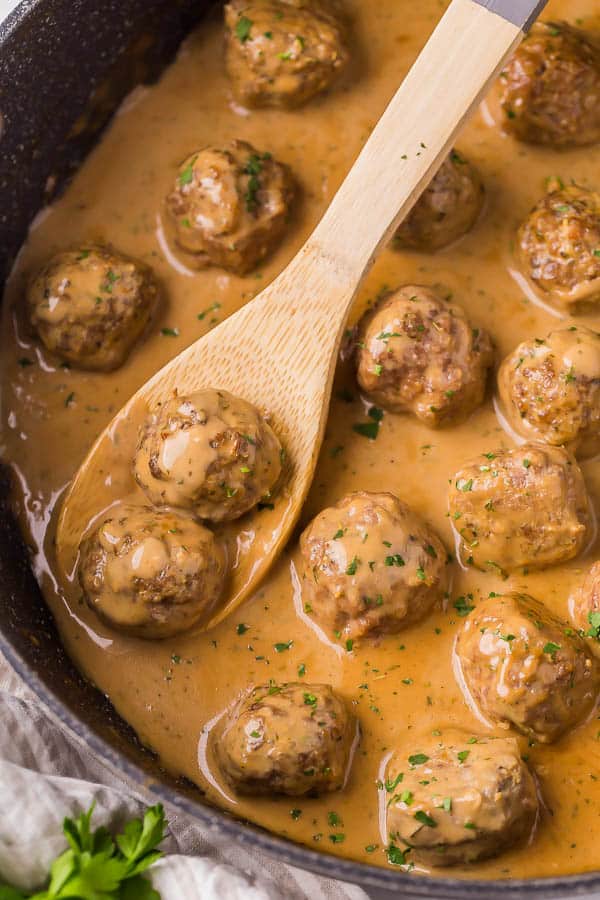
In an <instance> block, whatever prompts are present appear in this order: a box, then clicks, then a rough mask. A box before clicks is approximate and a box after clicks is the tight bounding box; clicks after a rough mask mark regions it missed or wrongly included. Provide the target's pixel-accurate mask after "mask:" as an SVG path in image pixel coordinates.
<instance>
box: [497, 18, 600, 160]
mask: <svg viewBox="0 0 600 900" xmlns="http://www.w3.org/2000/svg"><path fill="white" fill-rule="evenodd" d="M499 90H500V103H501V105H502V109H503V111H504V114H505V127H506V129H507V131H510V132H511V133H512V134H514V135H515V137H517V138H518V139H519V140H521V141H527V142H529V143H531V144H549V145H551V146H554V147H567V146H570V145H571V146H575V145H580V144H591V143H593V142H594V141H598V140H600V44H599V43H598V38H597V36H594V35H592V34H589V33H587V32H585V31H582V30H581V29H580V28H574V27H573V26H572V25H569V24H568V23H567V22H538V23H536V24H535V25H534V26H533V28H532V29H531V32H530V33H529V35H528V36H527V37H526V38H525V40H524V41H523V43H522V44H521V46H520V47H519V48H518V50H517V51H516V52H515V54H514V55H513V57H512V58H511V60H510V61H509V63H508V64H507V66H506V67H505V69H504V71H503V72H502V74H501V75H500V80H499Z"/></svg>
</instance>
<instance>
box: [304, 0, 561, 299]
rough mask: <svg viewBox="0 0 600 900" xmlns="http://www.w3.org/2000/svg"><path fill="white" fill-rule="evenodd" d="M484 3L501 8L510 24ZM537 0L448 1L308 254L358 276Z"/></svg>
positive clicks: (425, 177)
mask: <svg viewBox="0 0 600 900" xmlns="http://www.w3.org/2000/svg"><path fill="white" fill-rule="evenodd" d="M484 2H485V6H484V5H482V3H484ZM490 5H491V6H492V8H496V9H498V10H500V9H501V8H502V7H503V8H504V9H505V11H506V12H507V13H510V18H511V19H513V21H509V19H507V18H504V17H503V16H502V15H499V14H498V12H494V11H492V10H491V9H489V8H486V7H488V6H490ZM544 5H545V0H544V2H540V0H481V2H480V0H453V2H452V3H451V4H450V6H449V8H448V10H447V12H446V14H445V15H444V16H443V18H442V19H441V20H440V22H439V24H438V26H437V28H436V29H435V31H434V33H433V35H432V36H431V38H430V39H429V41H428V43H427V45H426V46H425V48H424V50H423V51H422V53H421V55H420V56H419V57H418V59H417V61H416V62H415V64H414V65H413V67H412V69H411V70H410V72H409V73H408V75H407V76H406V78H405V80H404V82H403V83H402V85H401V87H400V89H399V90H398V92H397V93H396V95H395V96H394V98H393V99H392V101H391V103H390V105H389V106H388V108H387V110H386V111H385V113H384V114H383V116H382V118H381V120H380V122H379V124H378V125H377V127H376V128H375V130H374V131H373V133H372V135H371V137H370V138H369V140H368V141H367V143H366V145H365V147H364V148H363V150H362V152H361V154H360V156H359V157H358V159H357V161H356V163H355V165H354V167H353V168H352V171H351V172H350V174H349V175H348V177H347V178H346V180H345V181H344V183H343V184H342V186H341V188H340V190H339V191H338V193H337V195H336V197H335V198H334V200H333V203H332V204H331V206H330V207H329V210H328V211H327V213H326V214H325V216H324V218H323V219H322V221H321V223H320V225H319V226H318V227H317V229H316V231H315V233H314V234H313V236H312V238H311V239H310V240H309V242H308V244H309V247H310V250H311V252H312V253H315V252H316V253H317V254H318V255H319V256H321V258H322V259H324V260H328V261H329V262H330V263H331V262H332V261H335V265H336V269H337V271H338V273H339V275H340V276H341V277H343V278H344V279H346V278H347V279H348V284H356V283H357V282H358V281H359V280H360V278H361V277H362V276H363V274H364V273H365V272H366V271H367V270H368V268H369V266H370V265H371V263H372V261H373V259H374V257H375V255H376V254H377V250H378V249H379V247H380V246H381V245H382V244H383V243H385V242H387V241H388V240H389V239H390V238H391V236H392V234H393V232H394V231H395V229H396V228H397V226H398V225H399V224H400V222H401V221H402V220H403V218H405V216H406V215H407V214H408V212H409V211H410V209H411V208H412V207H413V205H414V203H415V202H416V200H417V199H418V197H419V196H420V194H421V193H422V192H423V190H424V189H425V187H426V186H427V184H428V183H429V181H430V180H431V178H432V176H433V174H434V173H435V171H436V170H437V168H439V166H440V164H441V163H442V161H443V159H444V158H445V155H446V154H447V152H448V151H449V150H450V148H451V146H452V144H453V142H454V139H455V137H456V135H457V133H458V132H459V131H460V129H461V128H462V126H463V123H464V121H465V119H466V118H467V116H468V115H469V114H470V113H471V111H472V110H473V109H474V107H475V106H476V105H477V104H478V103H479V101H480V99H481V97H482V96H483V95H484V94H485V92H486V91H487V89H488V87H489V86H490V84H491V82H492V81H493V80H494V78H495V77H496V76H497V74H498V72H499V71H500V69H501V68H502V65H503V64H504V62H505V60H506V59H507V57H508V56H509V55H510V53H511V52H512V51H513V50H514V49H515V47H516V46H517V45H518V44H519V42H520V40H521V38H522V37H523V31H522V27H521V25H522V26H525V25H526V24H527V23H529V21H530V19H531V16H532V14H533V13H534V12H539V10H540V9H541V7H542V6H544ZM517 9H518V11H519V13H520V16H517V15H516V11H517ZM514 20H516V22H515V21H514ZM307 249H308V248H307Z"/></svg>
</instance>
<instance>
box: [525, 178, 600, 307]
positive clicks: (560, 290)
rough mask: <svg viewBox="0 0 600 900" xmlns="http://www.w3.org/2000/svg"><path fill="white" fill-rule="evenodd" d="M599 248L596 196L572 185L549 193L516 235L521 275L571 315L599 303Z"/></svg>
mask: <svg viewBox="0 0 600 900" xmlns="http://www.w3.org/2000/svg"><path fill="white" fill-rule="evenodd" d="M599 249H600V194H599V193H598V192H597V191H592V190H588V189H587V188H584V187H580V186H579V185H576V184H571V185H569V186H567V187H564V186H563V187H561V188H559V189H558V190H552V191H550V192H549V193H547V194H546V196H545V197H543V198H542V200H540V201H539V203H538V204H537V205H536V206H534V208H533V210H532V211H531V212H530V213H529V215H528V217H527V218H526V219H525V221H524V222H523V224H522V225H521V227H520V228H519V230H518V233H517V255H518V260H519V265H520V267H521V269H522V271H523V273H524V274H525V275H526V276H527V278H528V279H529V280H530V281H531V282H532V283H533V285H534V286H535V287H536V288H539V289H540V290H541V291H542V292H544V293H545V294H548V297H549V299H551V300H555V301H557V302H558V304H559V305H562V307H563V308H566V309H571V310H572V311H573V312H578V311H579V310H580V308H581V307H582V306H589V305H590V304H592V303H595V302H597V301H598V299H599V298H600V254H599V253H598V250H599Z"/></svg>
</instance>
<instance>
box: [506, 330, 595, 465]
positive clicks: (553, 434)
mask: <svg viewBox="0 0 600 900" xmlns="http://www.w3.org/2000/svg"><path fill="white" fill-rule="evenodd" d="M498 390H499V393H500V399H501V401H502V406H503V411H504V413H505V415H506V416H507V419H508V421H509V423H510V424H511V425H512V426H513V428H514V429H515V431H517V432H519V433H520V434H522V435H523V436H525V437H530V438H533V439H535V440H540V441H545V442H547V443H549V444H564V445H565V446H566V447H567V449H569V450H570V451H571V452H573V453H576V454H577V455H578V456H582V457H585V456H594V455H595V454H596V453H598V451H599V450H600V334H598V333H597V332H596V331H591V330H590V329H589V328H585V327H583V326H578V327H576V326H575V325H572V326H571V327H570V328H565V329H561V330H560V331H553V332H551V333H550V334H549V335H548V337H547V338H546V340H544V341H542V340H539V339H537V338H536V339H535V340H531V341H524V342H523V343H522V344H519V346H518V347H517V348H516V349H515V350H513V352H512V353H511V354H510V355H509V356H507V357H506V359H505V360H504V362H503V363H502V365H501V366H500V370H499V372H498Z"/></svg>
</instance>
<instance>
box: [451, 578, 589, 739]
mask: <svg viewBox="0 0 600 900" xmlns="http://www.w3.org/2000/svg"><path fill="white" fill-rule="evenodd" d="M456 653H457V656H458V660H459V662H460V667H461V670H462V676H463V678H464V681H465V685H466V687H467V690H468V691H469V693H470V694H471V697H472V698H473V700H474V701H475V702H476V703H477V704H478V705H479V707H480V708H481V711H482V712H483V714H484V715H485V716H487V717H489V718H490V719H491V720H492V721H493V722H496V723H498V724H500V725H504V726H505V727H509V726H510V725H513V726H514V727H515V728H517V729H518V730H519V731H521V732H523V734H526V735H528V736H529V737H530V738H533V739H534V740H536V741H539V742H540V743H542V744H550V743H552V741H555V740H556V739H557V738H559V737H560V736H561V735H563V734H564V733H565V732H567V731H569V730H570V729H572V728H574V726H575V725H576V724H577V723H578V722H579V721H581V719H583V718H585V716H586V715H587V713H588V712H589V710H590V709H591V708H592V706H593V704H594V703H595V701H596V695H597V693H598V668H597V665H596V663H595V661H594V659H593V657H592V656H591V655H590V654H589V652H588V649H587V647H586V644H585V641H583V640H582V638H581V637H579V635H578V634H577V633H576V632H574V631H573V629H571V628H569V627H568V626H567V623H566V622H562V621H561V620H560V619H558V618H556V617H555V616H553V615H552V614H551V613H550V612H548V610H547V609H545V608H544V606H543V605H542V604H541V603H540V602H539V601H538V600H534V599H533V598H532V597H529V596H528V595H527V594H517V593H513V594H506V595H504V596H494V597H492V598H488V599H486V600H484V601H483V602H482V603H480V604H479V605H478V606H477V607H476V609H475V611H474V612H472V613H471V614H470V615H469V616H468V618H466V619H465V621H464V623H463V625H462V628H461V630H460V632H459V634H458V638H457V642H456Z"/></svg>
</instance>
